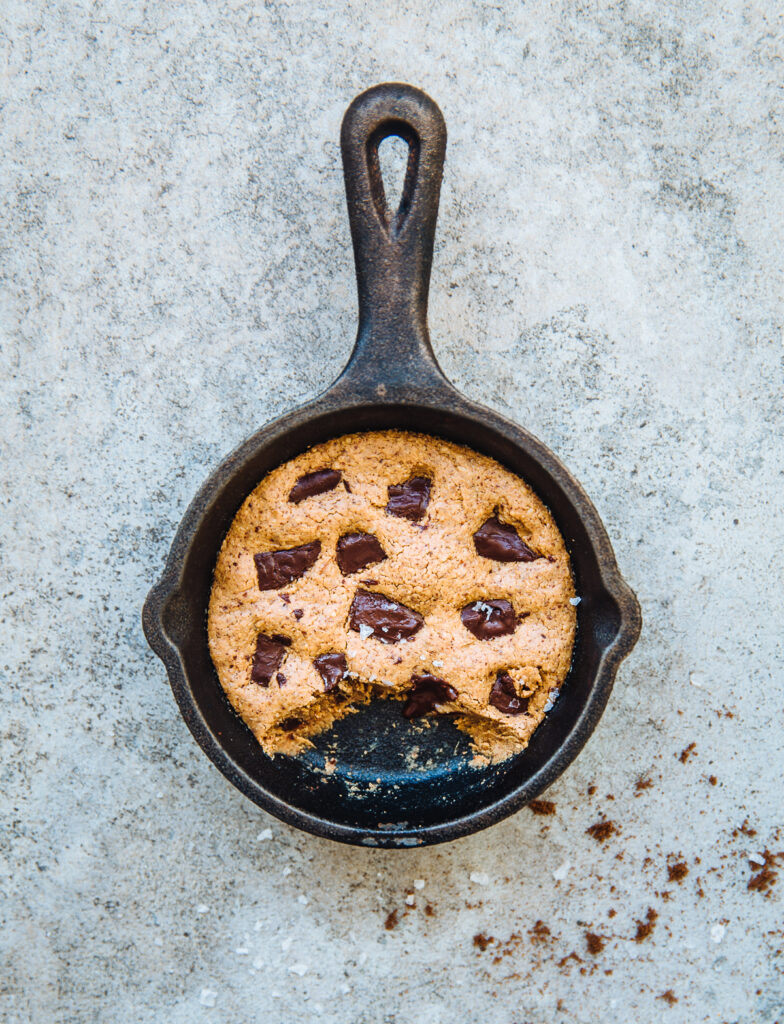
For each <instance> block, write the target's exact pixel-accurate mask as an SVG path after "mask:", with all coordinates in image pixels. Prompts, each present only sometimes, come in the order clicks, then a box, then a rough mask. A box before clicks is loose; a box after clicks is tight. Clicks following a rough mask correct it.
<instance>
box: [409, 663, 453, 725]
mask: <svg viewBox="0 0 784 1024" xmlns="http://www.w3.org/2000/svg"><path fill="white" fill-rule="evenodd" d="M411 683H412V687H411V692H410V693H409V695H408V700H407V701H406V703H405V704H404V706H403V716H404V717H405V718H421V717H422V715H426V714H427V713H428V712H429V711H434V710H435V707H436V705H437V704H446V703H447V702H448V701H450V700H455V699H456V698H457V690H456V689H455V688H454V686H450V685H449V683H447V682H446V681H445V680H444V679H439V678H438V676H431V675H429V674H425V675H423V676H411Z"/></svg>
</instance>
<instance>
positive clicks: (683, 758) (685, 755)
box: [678, 743, 697, 764]
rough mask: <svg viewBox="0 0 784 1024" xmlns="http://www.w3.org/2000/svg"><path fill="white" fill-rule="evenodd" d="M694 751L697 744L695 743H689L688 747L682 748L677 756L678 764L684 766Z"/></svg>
mask: <svg viewBox="0 0 784 1024" xmlns="http://www.w3.org/2000/svg"><path fill="white" fill-rule="evenodd" d="M696 749H697V744H696V743H690V744H689V745H688V747H684V748H683V750H682V751H681V752H680V754H679V755H678V760H679V761H680V763H681V764H686V762H687V761H688V760H689V758H690V757H691V755H692V754H693V753H694V751H695V750H696Z"/></svg>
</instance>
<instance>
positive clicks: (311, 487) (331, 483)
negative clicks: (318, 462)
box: [289, 469, 340, 505]
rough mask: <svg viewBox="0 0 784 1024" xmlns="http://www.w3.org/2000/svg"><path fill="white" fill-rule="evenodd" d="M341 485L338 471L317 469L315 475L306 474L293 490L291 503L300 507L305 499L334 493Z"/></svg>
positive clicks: (290, 494) (290, 493)
mask: <svg viewBox="0 0 784 1024" xmlns="http://www.w3.org/2000/svg"><path fill="white" fill-rule="evenodd" d="M339 483H340V473H339V472H338V471H337V470H336V469H317V470H316V472H315V473H305V475H304V476H301V477H300V478H299V480H297V482H296V483H295V484H294V486H293V487H292V488H291V491H290V492H289V501H291V502H293V503H294V504H295V505H299V503H300V502H301V501H304V500H305V498H312V497H313V496H314V495H315V494H324V493H325V491H333V490H334V489H335V488H336V487H337V485H338V484H339Z"/></svg>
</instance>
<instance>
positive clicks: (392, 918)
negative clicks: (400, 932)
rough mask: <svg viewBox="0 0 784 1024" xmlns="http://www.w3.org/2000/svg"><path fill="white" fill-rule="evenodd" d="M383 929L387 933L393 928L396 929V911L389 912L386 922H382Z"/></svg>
mask: <svg viewBox="0 0 784 1024" xmlns="http://www.w3.org/2000/svg"><path fill="white" fill-rule="evenodd" d="M384 927H385V928H386V930H387V931H388V932H391V931H392V929H393V928H397V910H390V912H389V913H388V914H387V919H386V921H384Z"/></svg>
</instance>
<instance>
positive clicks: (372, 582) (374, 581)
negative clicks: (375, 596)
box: [359, 580, 378, 587]
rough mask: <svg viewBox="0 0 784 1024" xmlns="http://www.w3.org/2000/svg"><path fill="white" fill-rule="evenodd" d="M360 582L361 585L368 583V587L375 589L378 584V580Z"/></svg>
mask: <svg viewBox="0 0 784 1024" xmlns="http://www.w3.org/2000/svg"><path fill="white" fill-rule="evenodd" d="M359 582H360V583H367V585H368V586H369V587H375V586H376V584H377V583H378V580H360V581H359Z"/></svg>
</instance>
